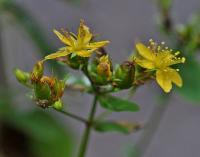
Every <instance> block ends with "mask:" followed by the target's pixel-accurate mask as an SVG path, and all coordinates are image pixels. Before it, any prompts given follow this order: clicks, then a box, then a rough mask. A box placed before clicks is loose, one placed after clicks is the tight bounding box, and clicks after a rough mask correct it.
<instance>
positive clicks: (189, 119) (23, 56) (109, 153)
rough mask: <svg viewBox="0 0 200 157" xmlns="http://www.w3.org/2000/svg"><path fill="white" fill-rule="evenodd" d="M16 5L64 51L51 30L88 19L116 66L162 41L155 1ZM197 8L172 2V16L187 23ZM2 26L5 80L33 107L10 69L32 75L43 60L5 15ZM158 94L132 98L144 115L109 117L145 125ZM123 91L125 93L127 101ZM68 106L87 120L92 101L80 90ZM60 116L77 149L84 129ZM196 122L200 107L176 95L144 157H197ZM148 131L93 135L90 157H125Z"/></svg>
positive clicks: (192, 0)
mask: <svg viewBox="0 0 200 157" xmlns="http://www.w3.org/2000/svg"><path fill="white" fill-rule="evenodd" d="M17 3H18V4H20V5H22V6H24V7H25V8H26V9H27V10H29V11H30V12H31V14H32V15H33V17H34V18H35V19H36V20H37V22H38V23H39V24H40V25H41V26H42V28H43V29H44V31H45V33H46V34H47V35H48V37H49V44H52V45H55V46H56V47H60V46H61V43H60V42H59V41H58V40H57V38H56V36H55V35H54V34H53V33H52V29H53V28H57V29H59V28H68V29H70V30H73V31H76V29H77V27H78V24H79V20H80V18H82V19H84V20H85V22H86V23H87V24H88V25H89V26H90V27H91V29H92V30H94V31H95V33H97V34H100V38H101V39H108V40H110V41H111V43H110V44H109V46H107V50H108V51H109V53H110V55H111V57H112V58H113V62H115V63H120V62H122V61H123V60H125V59H126V58H127V57H128V55H129V54H130V53H131V52H132V50H133V48H134V43H135V41H138V40H140V41H143V42H147V41H148V40H149V39H150V38H153V39H154V40H158V41H162V40H164V38H163V37H162V36H161V35H160V34H159V31H158V30H157V26H156V16H157V8H156V6H155V4H154V3H153V0H81V2H80V3H76V4H73V3H71V2H66V1H65V0H17ZM198 10H200V1H199V0H174V5H173V8H172V17H173V19H174V20H175V21H176V22H177V23H184V22H186V21H187V19H188V17H190V16H191V14H192V13H193V12H195V11H198ZM8 16H9V15H8ZM1 22H2V25H3V32H2V33H3V36H4V41H3V50H4V51H3V52H4V61H5V62H4V64H5V67H6V70H7V80H8V81H9V83H10V85H11V86H16V91H18V96H17V97H16V101H17V102H22V103H23V104H24V101H26V102H27V103H26V105H21V106H23V107H22V109H27V108H29V107H28V106H31V105H29V104H30V100H27V98H24V94H25V92H26V91H25V90H24V87H21V85H19V84H18V83H17V82H16V80H15V78H14V77H13V75H12V71H13V68H15V67H19V68H21V69H24V70H27V71H30V70H31V69H32V66H33V64H34V63H35V62H36V61H37V60H38V59H40V58H41V57H40V56H39V55H38V53H35V52H37V51H38V49H37V48H36V47H35V45H34V44H33V43H32V42H31V39H30V38H29V36H28V35H27V34H26V33H25V32H24V31H23V29H22V28H21V27H20V26H19V25H17V24H14V23H13V21H10V20H8V18H7V17H6V16H3V18H2V19H1ZM19 91H20V92H19ZM160 92H161V91H160V89H159V87H157V85H155V84H154V83H149V84H147V85H145V86H143V87H141V88H140V89H139V90H138V91H137V92H136V94H135V96H134V97H133V98H132V99H133V100H134V101H136V102H137V103H138V104H140V105H141V110H140V112H138V113H115V114H113V115H112V116H111V117H110V119H124V120H129V121H139V122H142V123H146V122H147V121H148V119H149V117H150V116H151V114H152V111H153V110H154V109H155V107H156V106H157V104H158V98H157V96H158V94H159V93H160ZM125 93H126V92H124V93H122V94H121V95H122V96H123V97H125ZM83 100H84V101H83ZM65 102H66V104H67V108H68V110H71V111H72V112H75V113H79V114H81V115H83V116H86V115H87V113H88V107H89V106H90V105H89V104H88V103H90V102H91V97H90V96H89V95H83V94H80V93H77V92H68V93H67V94H66V96H65ZM22 103H21V104H22ZM99 111H101V109H99ZM52 114H54V113H52ZM56 116H57V117H58V118H60V120H61V121H62V122H63V123H65V122H68V124H70V126H67V127H72V129H73V132H74V135H75V136H76V141H75V142H76V149H77V148H78V144H79V143H80V141H79V139H80V137H81V134H82V131H83V126H81V127H80V125H79V123H77V122H74V121H73V120H71V119H69V118H65V117H63V116H62V115H59V114H56ZM198 121H200V107H199V106H197V105H196V104H191V103H190V102H187V101H185V100H183V99H182V98H181V96H179V95H176V94H175V93H173V96H172V98H171V99H170V102H169V104H168V106H167V108H166V111H165V112H164V114H163V117H162V119H161V122H160V125H159V127H158V130H157V131H156V132H155V136H153V137H152V139H153V140H151V143H150V146H149V147H148V148H147V149H146V151H145V153H144V154H143V157H188V156H192V157H199V156H200V150H199V147H200V136H199V133H200V125H198V124H199V123H198ZM145 131H146V132H148V130H145V129H144V130H143V131H140V132H137V133H133V134H131V135H128V136H124V135H121V134H118V133H106V134H99V133H93V134H92V138H91V142H90V145H89V150H88V157H122V156H125V153H124V152H126V151H127V149H128V150H132V149H133V145H134V144H135V143H137V142H138V141H139V140H140V138H141V136H142V134H143V133H144V132H145ZM75 153H76V150H75Z"/></svg>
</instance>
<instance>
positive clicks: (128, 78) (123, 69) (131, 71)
mask: <svg viewBox="0 0 200 157" xmlns="http://www.w3.org/2000/svg"><path fill="white" fill-rule="evenodd" d="M134 77H135V66H134V63H133V62H130V61H125V62H124V63H123V64H121V65H120V66H119V67H118V68H117V69H116V70H115V73H114V80H113V85H114V86H116V87H118V88H121V89H128V88H130V87H131V86H132V83H133V81H134Z"/></svg>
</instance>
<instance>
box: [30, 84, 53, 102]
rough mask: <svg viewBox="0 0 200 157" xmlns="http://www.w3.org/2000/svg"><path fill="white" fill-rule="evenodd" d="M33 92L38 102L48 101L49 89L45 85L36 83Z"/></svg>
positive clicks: (49, 96) (49, 97)
mask: <svg viewBox="0 0 200 157" xmlns="http://www.w3.org/2000/svg"><path fill="white" fill-rule="evenodd" d="M34 92H35V97H36V99H39V100H50V99H51V89H50V87H49V85H48V84H47V83H40V82H39V83H36V84H34Z"/></svg>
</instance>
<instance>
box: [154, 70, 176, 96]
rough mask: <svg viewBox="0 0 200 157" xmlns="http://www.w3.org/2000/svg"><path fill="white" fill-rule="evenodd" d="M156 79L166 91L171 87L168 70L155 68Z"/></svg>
mask: <svg viewBox="0 0 200 157" xmlns="http://www.w3.org/2000/svg"><path fill="white" fill-rule="evenodd" d="M156 81H157V83H158V84H159V85H160V87H161V88H162V89H163V90H164V91H165V92H166V93H168V92H170V90H171V89H172V82H171V78H170V75H169V71H168V70H157V71H156Z"/></svg>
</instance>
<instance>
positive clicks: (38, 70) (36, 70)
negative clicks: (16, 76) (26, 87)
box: [31, 61, 44, 82]
mask: <svg viewBox="0 0 200 157" xmlns="http://www.w3.org/2000/svg"><path fill="white" fill-rule="evenodd" d="M43 72H44V65H43V61H39V62H37V63H36V64H35V65H34V67H33V71H32V73H31V81H32V82H38V81H39V80H40V79H41V78H42V76H43Z"/></svg>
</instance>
